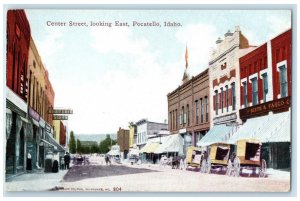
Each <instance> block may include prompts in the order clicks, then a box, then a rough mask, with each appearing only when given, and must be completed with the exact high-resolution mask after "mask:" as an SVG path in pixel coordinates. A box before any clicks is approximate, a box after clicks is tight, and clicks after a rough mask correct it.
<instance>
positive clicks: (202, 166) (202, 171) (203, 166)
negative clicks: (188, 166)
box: [200, 159, 206, 173]
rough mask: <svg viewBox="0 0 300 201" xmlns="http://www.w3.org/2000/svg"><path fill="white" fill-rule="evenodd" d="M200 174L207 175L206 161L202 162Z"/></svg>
mask: <svg viewBox="0 0 300 201" xmlns="http://www.w3.org/2000/svg"><path fill="white" fill-rule="evenodd" d="M200 172H201V173H205V172H206V159H203V160H202V163H201V167H200Z"/></svg>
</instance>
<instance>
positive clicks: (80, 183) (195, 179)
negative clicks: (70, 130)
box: [58, 164, 290, 192]
mask: <svg viewBox="0 0 300 201" xmlns="http://www.w3.org/2000/svg"><path fill="white" fill-rule="evenodd" d="M58 189H60V191H100V192H102V191H119V192H124V191H125V192H288V191H289V190H290V180H289V177H287V176H285V177H281V176H280V175H279V176H277V177H276V175H275V176H269V177H267V178H257V177H229V176H226V175H219V174H202V173H200V172H195V171H187V170H178V169H171V168H170V167H159V166H158V165H152V164H151V165H148V164H141V165H136V164H135V165H130V164H122V165H119V164H114V165H111V166H109V165H108V166H106V165H99V164H97V165H95V164H94V165H86V166H73V167H72V168H71V169H70V171H69V172H68V173H67V174H66V175H65V177H64V179H63V181H62V182H60V183H59V188H58Z"/></svg>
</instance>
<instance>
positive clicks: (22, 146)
mask: <svg viewBox="0 0 300 201" xmlns="http://www.w3.org/2000/svg"><path fill="white" fill-rule="evenodd" d="M6 98H7V99H6V165H5V168H6V172H5V173H6V177H10V176H12V175H15V174H19V173H22V172H24V171H25V168H26V138H27V136H28V135H29V132H28V129H29V127H28V120H27V119H26V115H27V104H26V103H25V102H24V101H23V100H22V99H21V98H19V97H18V96H17V95H16V94H15V93H14V92H13V91H12V90H10V89H9V88H6Z"/></svg>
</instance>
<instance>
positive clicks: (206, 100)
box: [205, 96, 209, 122]
mask: <svg viewBox="0 0 300 201" xmlns="http://www.w3.org/2000/svg"><path fill="white" fill-rule="evenodd" d="M205 103H206V122H208V111H209V109H208V98H207V96H206V97H205Z"/></svg>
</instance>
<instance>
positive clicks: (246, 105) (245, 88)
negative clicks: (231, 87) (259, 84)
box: [243, 82, 248, 107]
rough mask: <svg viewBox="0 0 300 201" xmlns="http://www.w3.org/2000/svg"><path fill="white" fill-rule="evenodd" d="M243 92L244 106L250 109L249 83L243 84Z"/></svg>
mask: <svg viewBox="0 0 300 201" xmlns="http://www.w3.org/2000/svg"><path fill="white" fill-rule="evenodd" d="M243 91H244V105H245V107H248V89H247V82H243Z"/></svg>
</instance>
